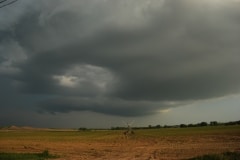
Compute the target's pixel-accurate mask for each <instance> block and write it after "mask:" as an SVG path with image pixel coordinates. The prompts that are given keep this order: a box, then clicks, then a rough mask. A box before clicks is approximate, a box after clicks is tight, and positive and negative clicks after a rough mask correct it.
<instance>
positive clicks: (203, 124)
mask: <svg viewBox="0 0 240 160" xmlns="http://www.w3.org/2000/svg"><path fill="white" fill-rule="evenodd" d="M207 125H208V123H207V122H201V123H199V126H207Z"/></svg>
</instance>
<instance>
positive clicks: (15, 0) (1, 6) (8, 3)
mask: <svg viewBox="0 0 240 160" xmlns="http://www.w3.org/2000/svg"><path fill="white" fill-rule="evenodd" d="M6 1H8V0H2V1H0V4H1V3H4V2H6ZM17 1H18V0H13V1H11V2H7V3H6V4H3V5H0V8H3V7H6V6H8V5H10V4H13V3H15V2H17Z"/></svg>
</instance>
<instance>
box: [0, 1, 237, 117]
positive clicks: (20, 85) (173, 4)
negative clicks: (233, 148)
mask: <svg viewBox="0 0 240 160" xmlns="http://www.w3.org/2000/svg"><path fill="white" fill-rule="evenodd" d="M26 2H27V1H26ZM36 3H39V4H38V5H37V4H32V3H31V2H29V4H28V3H27V4H28V5H30V6H33V7H32V8H31V10H30V11H29V12H26V11H25V10H23V9H19V12H20V11H21V12H20V13H21V14H20V15H21V16H20V17H17V18H16V16H12V20H8V21H6V20H5V21H3V23H4V24H7V23H10V22H12V21H14V20H15V21H16V22H18V23H13V24H12V25H11V32H10V31H9V28H7V27H5V28H4V27H2V28H1V30H0V35H1V38H0V42H1V45H2V47H1V48H0V49H1V52H2V53H3V52H4V53H3V54H1V56H0V57H1V58H0V74H2V75H4V76H8V77H9V76H10V75H11V76H10V77H11V80H12V81H14V83H15V85H14V86H9V88H10V89H11V90H14V89H15V92H16V94H20V95H22V94H23V95H28V97H29V98H33V97H35V98H36V96H37V97H38V96H39V97H40V98H37V99H34V102H32V103H33V107H38V108H40V109H39V110H46V111H49V112H70V111H85V110H87V111H94V112H100V113H105V114H114V115H125V116H131V115H132V116H136V115H144V114H153V113H155V112H156V111H158V110H161V109H166V108H168V107H176V106H178V105H182V104H186V103H190V102H193V101H194V100H203V99H210V98H215V97H221V96H227V95H229V94H236V93H239V91H240V74H238V68H239V67H240V55H239V50H240V47H239V41H240V27H239V26H240V20H239V15H240V3H239V2H237V1H233V0H230V1H223V2H222V1H215V2H209V1H206V0H203V1H192V0H178V1H175V0H167V1H164V0H163V1H159V0H152V1H144V0H141V1H139V0H138V1H135V0H131V1H127V0H126V1H125V0H123V1H114V2H113V1H108V0H105V1H104V0H98V1H73V0H71V1H68V2H64V1H51V2H47V1H42V2H41V3H40V2H36ZM25 6H26V5H25ZM36 6H37V7H36ZM23 8H24V7H23ZM5 26H7V25H5ZM6 39H7V40H8V41H9V42H11V43H6V42H5V41H6ZM19 53H21V56H18V57H17V58H13V57H16V55H19ZM9 55H12V56H9ZM3 71H4V72H3ZM3 73H4V74H3ZM10 73H11V74H10ZM2 84H4V83H2ZM2 103H3V104H4V103H5V102H4V101H3V102H2Z"/></svg>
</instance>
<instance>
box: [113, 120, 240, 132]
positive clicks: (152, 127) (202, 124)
mask: <svg viewBox="0 0 240 160" xmlns="http://www.w3.org/2000/svg"><path fill="white" fill-rule="evenodd" d="M229 125H240V120H239V121H231V122H217V121H211V122H209V123H207V122H200V123H196V124H179V125H163V126H162V125H159V124H158V125H148V126H145V127H132V128H133V129H159V128H188V127H204V126H229ZM111 129H112V130H123V129H126V127H111Z"/></svg>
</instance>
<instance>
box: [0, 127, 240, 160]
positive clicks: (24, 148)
mask: <svg viewBox="0 0 240 160" xmlns="http://www.w3.org/2000/svg"><path fill="white" fill-rule="evenodd" d="M44 150H48V151H49V153H50V154H54V155H58V156H59V158H57V160H74V159H76V160H84V159H96V160H102V159H105V160H108V159H110V160H111V159H114V160H125V159H129V160H133V159H136V160H151V159H159V160H173V159H188V158H192V157H196V156H200V155H205V154H215V153H223V152H228V151H230V152H240V126H239V125H238V126H215V127H196V128H167V129H166V128H161V129H145V130H135V134H134V135H131V136H129V137H124V136H123V131H112V130H96V131H94V130H92V131H75V130H35V129H12V130H7V129H2V130H0V153H1V152H3V153H40V152H42V151H44Z"/></svg>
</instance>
